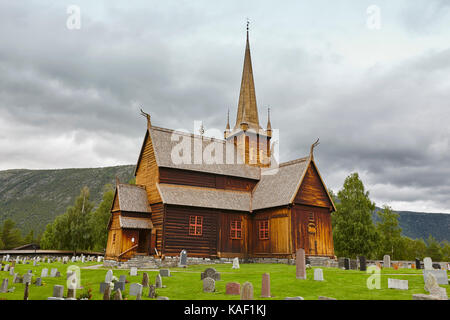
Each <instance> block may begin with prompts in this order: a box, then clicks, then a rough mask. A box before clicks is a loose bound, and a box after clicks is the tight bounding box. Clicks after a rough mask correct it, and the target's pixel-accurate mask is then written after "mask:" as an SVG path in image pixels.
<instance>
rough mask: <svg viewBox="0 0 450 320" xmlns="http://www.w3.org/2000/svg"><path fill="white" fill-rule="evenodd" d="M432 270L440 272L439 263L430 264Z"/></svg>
mask: <svg viewBox="0 0 450 320" xmlns="http://www.w3.org/2000/svg"><path fill="white" fill-rule="evenodd" d="M432 267H433V269H435V270H440V269H441V265H440V264H439V263H433V264H432Z"/></svg>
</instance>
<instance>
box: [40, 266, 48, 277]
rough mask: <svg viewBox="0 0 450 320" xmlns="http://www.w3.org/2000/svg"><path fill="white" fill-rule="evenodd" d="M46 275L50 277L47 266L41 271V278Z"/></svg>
mask: <svg viewBox="0 0 450 320" xmlns="http://www.w3.org/2000/svg"><path fill="white" fill-rule="evenodd" d="M45 277H48V269H47V268H44V269H42V271H41V278H45Z"/></svg>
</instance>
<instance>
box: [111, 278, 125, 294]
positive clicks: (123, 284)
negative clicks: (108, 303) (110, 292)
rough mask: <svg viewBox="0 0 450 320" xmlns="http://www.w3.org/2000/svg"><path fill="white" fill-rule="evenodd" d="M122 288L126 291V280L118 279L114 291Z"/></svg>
mask: <svg viewBox="0 0 450 320" xmlns="http://www.w3.org/2000/svg"><path fill="white" fill-rule="evenodd" d="M117 289H120V291H122V292H125V282H122V281H116V282H114V291H116V290H117Z"/></svg>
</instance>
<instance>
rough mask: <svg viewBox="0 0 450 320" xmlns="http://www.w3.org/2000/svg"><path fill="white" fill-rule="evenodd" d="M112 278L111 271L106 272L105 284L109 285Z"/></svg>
mask: <svg viewBox="0 0 450 320" xmlns="http://www.w3.org/2000/svg"><path fill="white" fill-rule="evenodd" d="M112 278H113V272H112V270H108V272H106V276H105V282H107V283H110V282H111V281H112Z"/></svg>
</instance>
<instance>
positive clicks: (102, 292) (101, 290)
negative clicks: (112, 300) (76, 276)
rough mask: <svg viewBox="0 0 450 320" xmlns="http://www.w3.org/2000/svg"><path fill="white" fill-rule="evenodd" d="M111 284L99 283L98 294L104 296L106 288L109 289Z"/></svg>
mask: <svg viewBox="0 0 450 320" xmlns="http://www.w3.org/2000/svg"><path fill="white" fill-rule="evenodd" d="M110 286H111V284H110V283H109V282H100V293H101V294H104V293H105V290H106V288H108V287H110Z"/></svg>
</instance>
